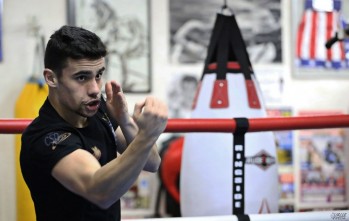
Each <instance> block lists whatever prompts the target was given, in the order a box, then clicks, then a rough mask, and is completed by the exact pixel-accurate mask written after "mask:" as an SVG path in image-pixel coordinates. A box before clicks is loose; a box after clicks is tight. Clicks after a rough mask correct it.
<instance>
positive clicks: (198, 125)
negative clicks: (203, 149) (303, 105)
mask: <svg viewBox="0 0 349 221" xmlns="http://www.w3.org/2000/svg"><path fill="white" fill-rule="evenodd" d="M31 121H32V119H0V134H18V133H22V132H23V130H24V129H25V128H26V127H27V126H28V124H29V123H30V122H31ZM248 121H249V125H250V127H249V129H248V132H259V131H278V130H298V129H321V128H340V127H349V115H346V114H342V115H324V116H307V117H276V118H249V119H248ZM235 129H236V123H235V120H234V119H169V120H168V123H167V126H166V129H165V132H174V133H175V132H223V133H233V132H234V131H235Z"/></svg>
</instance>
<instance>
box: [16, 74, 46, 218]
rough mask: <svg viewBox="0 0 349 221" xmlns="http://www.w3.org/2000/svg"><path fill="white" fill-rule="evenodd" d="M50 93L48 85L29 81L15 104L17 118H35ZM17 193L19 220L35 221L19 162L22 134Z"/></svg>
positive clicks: (17, 158) (17, 142)
mask: <svg viewBox="0 0 349 221" xmlns="http://www.w3.org/2000/svg"><path fill="white" fill-rule="evenodd" d="M47 94H48V87H47V85H45V84H43V83H42V82H40V81H39V80H35V79H34V80H30V81H29V82H27V83H26V84H25V86H24V88H23V90H22V92H21V94H20V95H19V97H18V99H17V101H16V106H15V117H16V118H35V117H36V116H37V115H38V113H39V109H40V107H41V105H42V104H43V103H44V101H45V99H46V97H47ZM15 144H16V155H15V156H16V179H17V180H16V194H17V221H35V220H36V217H35V209H34V204H33V201H32V199H31V196H30V192H29V189H28V187H27V185H26V183H25V182H24V179H23V177H22V173H21V168H20V164H19V153H20V150H21V135H16V142H15Z"/></svg>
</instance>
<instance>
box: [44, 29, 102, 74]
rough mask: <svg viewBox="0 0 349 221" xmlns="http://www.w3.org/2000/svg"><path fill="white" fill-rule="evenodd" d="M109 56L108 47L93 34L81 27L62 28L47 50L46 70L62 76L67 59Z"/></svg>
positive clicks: (55, 34) (53, 35)
mask: <svg viewBox="0 0 349 221" xmlns="http://www.w3.org/2000/svg"><path fill="white" fill-rule="evenodd" d="M106 55H107V49H106V46H105V45H104V44H103V42H102V40H101V39H100V38H99V37H98V36H97V35H96V34H95V33H93V32H91V31H88V30H86V29H84V28H81V27H74V26H68V25H65V26H62V27H61V28H60V29H58V30H57V31H55V32H54V33H53V34H52V35H51V37H50V40H49V41H48V43H47V46H46V50H45V59H44V62H45V68H49V69H51V70H52V71H54V72H55V73H56V74H58V75H60V74H61V72H62V69H63V68H65V67H66V65H67V59H68V58H72V59H83V58H87V59H99V58H102V57H105V56H106Z"/></svg>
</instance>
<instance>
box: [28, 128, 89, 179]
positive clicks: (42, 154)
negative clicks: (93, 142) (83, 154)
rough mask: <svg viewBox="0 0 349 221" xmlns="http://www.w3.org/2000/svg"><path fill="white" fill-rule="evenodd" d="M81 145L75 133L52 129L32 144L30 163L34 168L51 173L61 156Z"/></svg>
mask: <svg viewBox="0 0 349 221" xmlns="http://www.w3.org/2000/svg"><path fill="white" fill-rule="evenodd" d="M82 147H83V144H82V141H81V139H80V137H79V136H78V135H77V134H74V133H72V132H67V131H53V132H49V133H47V134H45V135H44V136H42V137H40V139H38V140H37V141H36V142H35V143H34V145H33V146H32V148H33V149H32V151H31V152H32V157H33V159H34V160H33V161H32V163H34V164H37V165H36V168H40V170H44V171H45V172H47V173H51V171H52V169H53V167H54V166H55V165H56V164H57V163H58V161H60V160H61V159H62V158H63V157H65V156H67V155H68V154H70V153H72V152H73V151H75V150H77V149H80V148H82Z"/></svg>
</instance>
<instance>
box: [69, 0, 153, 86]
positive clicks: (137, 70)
mask: <svg viewBox="0 0 349 221" xmlns="http://www.w3.org/2000/svg"><path fill="white" fill-rule="evenodd" d="M134 6H136V7H134ZM149 21H150V19H149V1H147V0H134V1H132V4H130V1H128V0H68V23H69V24H71V25H76V26H79V27H83V28H86V29H88V30H91V31H93V32H95V33H96V34H97V35H98V36H99V37H100V38H101V39H102V41H103V42H104V43H105V45H106V46H107V49H108V56H107V57H106V72H105V74H104V77H105V79H106V80H111V79H114V80H117V81H118V82H120V83H121V84H122V87H123V91H124V92H126V93H127V92H128V93H146V92H150V91H151V65H150V64H151V58H150V57H151V56H150V41H149V36H150V25H149Z"/></svg>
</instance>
